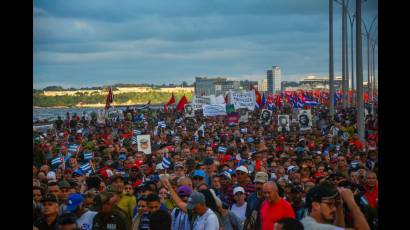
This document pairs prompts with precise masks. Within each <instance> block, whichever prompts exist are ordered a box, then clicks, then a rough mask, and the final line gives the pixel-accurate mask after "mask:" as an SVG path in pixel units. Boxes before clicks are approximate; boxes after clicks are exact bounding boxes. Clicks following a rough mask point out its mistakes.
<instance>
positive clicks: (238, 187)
mask: <svg viewBox="0 0 410 230" xmlns="http://www.w3.org/2000/svg"><path fill="white" fill-rule="evenodd" d="M237 192H242V193H245V189H243V187H241V186H237V187H235V188H234V189H233V195H235V194H236V193H237Z"/></svg>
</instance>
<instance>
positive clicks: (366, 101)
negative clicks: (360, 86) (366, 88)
mask: <svg viewBox="0 0 410 230" xmlns="http://www.w3.org/2000/svg"><path fill="white" fill-rule="evenodd" d="M364 102H365V103H368V102H369V93H368V92H366V93H364Z"/></svg>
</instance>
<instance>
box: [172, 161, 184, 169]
mask: <svg viewBox="0 0 410 230" xmlns="http://www.w3.org/2000/svg"><path fill="white" fill-rule="evenodd" d="M176 168H185V166H184V164H182V163H181V162H179V163H176V164H175V166H174V169H176Z"/></svg>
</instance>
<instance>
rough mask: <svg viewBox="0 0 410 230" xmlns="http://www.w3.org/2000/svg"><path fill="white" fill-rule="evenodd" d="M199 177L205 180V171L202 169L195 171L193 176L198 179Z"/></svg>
mask: <svg viewBox="0 0 410 230" xmlns="http://www.w3.org/2000/svg"><path fill="white" fill-rule="evenodd" d="M197 176H199V177H203V178H205V172H204V170H200V169H198V170H195V171H194V175H192V177H197Z"/></svg>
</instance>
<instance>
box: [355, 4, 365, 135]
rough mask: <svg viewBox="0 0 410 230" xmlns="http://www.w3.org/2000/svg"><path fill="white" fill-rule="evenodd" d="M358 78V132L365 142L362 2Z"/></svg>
mask: <svg viewBox="0 0 410 230" xmlns="http://www.w3.org/2000/svg"><path fill="white" fill-rule="evenodd" d="M356 78H357V81H356V83H357V115H356V116H357V130H358V133H359V137H360V140H361V141H362V142H364V140H365V136H364V135H365V133H364V128H365V126H364V103H363V60H362V1H360V0H356Z"/></svg>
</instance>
